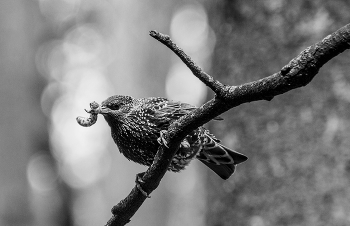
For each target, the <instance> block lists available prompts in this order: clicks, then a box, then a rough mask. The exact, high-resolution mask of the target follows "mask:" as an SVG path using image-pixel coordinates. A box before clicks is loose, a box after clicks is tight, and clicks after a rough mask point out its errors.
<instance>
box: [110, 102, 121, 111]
mask: <svg viewBox="0 0 350 226" xmlns="http://www.w3.org/2000/svg"><path fill="white" fill-rule="evenodd" d="M119 108H120V106H119V105H117V104H113V105H110V106H109V109H111V110H114V111H115V110H119Z"/></svg>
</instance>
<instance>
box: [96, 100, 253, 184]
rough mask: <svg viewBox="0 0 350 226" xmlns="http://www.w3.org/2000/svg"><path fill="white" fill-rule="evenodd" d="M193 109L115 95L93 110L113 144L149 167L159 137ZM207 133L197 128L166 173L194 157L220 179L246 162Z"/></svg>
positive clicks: (242, 156)
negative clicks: (109, 128)
mask: <svg viewBox="0 0 350 226" xmlns="http://www.w3.org/2000/svg"><path fill="white" fill-rule="evenodd" d="M195 109H196V107H194V106H192V105H190V104H186V103H181V102H176V101H172V100H168V99H166V98H160V97H149V98H140V99H135V98H132V97H130V96H122V95H115V96H111V97H109V98H108V99H107V100H105V101H103V102H102V104H101V106H100V107H99V108H98V109H97V110H95V112H96V113H98V114H102V115H103V116H104V118H105V120H106V121H107V123H108V125H109V126H110V127H111V133H112V137H113V140H114V142H115V143H116V144H117V146H118V148H119V151H120V152H121V153H122V154H123V155H124V156H125V157H126V158H127V159H129V160H132V161H134V162H136V163H139V164H142V165H146V166H150V165H151V164H152V162H153V159H154V156H155V155H156V152H157V150H158V147H159V145H160V142H159V141H160V139H159V138H160V136H161V135H160V134H161V131H162V130H167V129H168V126H169V125H170V124H171V123H172V122H173V121H174V120H176V119H179V118H180V117H182V116H184V115H185V114H187V113H189V112H191V111H193V110H195ZM219 142H220V141H219V140H218V139H217V138H215V137H214V135H213V134H211V133H210V132H209V130H207V129H205V128H204V127H198V128H197V129H195V130H193V131H192V132H191V133H190V134H188V135H187V136H186V137H185V139H184V140H183V141H182V142H181V144H180V147H179V149H178V151H177V152H176V154H175V156H174V158H173V159H172V161H171V164H170V166H169V168H168V170H170V171H174V172H178V171H180V170H183V169H184V168H185V167H186V166H187V165H188V164H189V163H190V161H191V160H192V159H194V158H196V159H198V160H199V161H201V162H202V163H204V164H205V165H206V166H208V167H209V168H210V169H211V170H213V171H214V172H215V173H216V174H218V175H219V176H220V177H221V178H223V179H225V180H226V179H228V178H229V177H230V176H231V175H232V174H233V173H234V171H235V167H236V165H237V164H239V163H241V162H244V161H246V160H247V157H246V156H244V155H243V154H241V153H239V152H236V151H233V150H230V149H228V148H227V147H225V146H223V145H222V144H220V143H219Z"/></svg>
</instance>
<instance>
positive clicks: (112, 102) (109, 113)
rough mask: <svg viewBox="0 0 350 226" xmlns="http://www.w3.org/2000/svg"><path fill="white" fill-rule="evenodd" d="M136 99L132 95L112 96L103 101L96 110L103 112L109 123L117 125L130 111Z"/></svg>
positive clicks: (99, 112)
mask: <svg viewBox="0 0 350 226" xmlns="http://www.w3.org/2000/svg"><path fill="white" fill-rule="evenodd" d="M134 100H135V99H134V98H132V97H130V96H122V95H115V96H111V97H108V98H107V99H106V100H105V101H103V102H102V104H101V106H100V107H99V108H97V109H96V110H94V111H95V112H96V113H98V114H102V115H103V116H104V118H105V119H106V121H107V122H108V124H110V125H115V123H117V122H119V121H120V120H121V119H122V118H123V117H124V116H125V114H127V113H128V112H129V111H130V108H131V107H132V104H133V102H134Z"/></svg>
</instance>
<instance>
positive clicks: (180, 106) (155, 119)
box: [129, 98, 196, 130]
mask: <svg viewBox="0 0 350 226" xmlns="http://www.w3.org/2000/svg"><path fill="white" fill-rule="evenodd" d="M195 109H196V107H194V106H192V105H190V104H186V103H181V102H176V101H171V100H168V99H166V98H147V99H143V101H142V102H141V103H140V104H139V106H138V107H136V108H134V109H133V110H132V111H131V112H130V113H129V117H133V116H135V117H136V116H141V117H143V116H144V117H145V118H146V120H147V121H148V123H150V125H153V127H157V128H158V129H160V130H163V129H167V128H168V126H169V125H170V123H171V122H172V121H174V120H176V119H178V118H180V117H181V116H184V115H185V114H187V113H189V112H191V111H193V110H195Z"/></svg>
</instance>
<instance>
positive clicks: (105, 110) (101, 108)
mask: <svg viewBox="0 0 350 226" xmlns="http://www.w3.org/2000/svg"><path fill="white" fill-rule="evenodd" d="M85 111H86V112H87V113H93V114H102V115H105V114H108V112H109V108H107V107H105V106H99V107H98V108H96V109H91V110H85Z"/></svg>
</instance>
